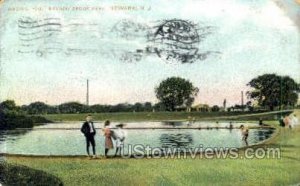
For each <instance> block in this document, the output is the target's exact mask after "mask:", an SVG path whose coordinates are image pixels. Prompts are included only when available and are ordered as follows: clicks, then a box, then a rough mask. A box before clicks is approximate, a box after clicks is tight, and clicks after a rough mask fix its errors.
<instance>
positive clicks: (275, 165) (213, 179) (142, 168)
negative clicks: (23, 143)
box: [6, 110, 300, 185]
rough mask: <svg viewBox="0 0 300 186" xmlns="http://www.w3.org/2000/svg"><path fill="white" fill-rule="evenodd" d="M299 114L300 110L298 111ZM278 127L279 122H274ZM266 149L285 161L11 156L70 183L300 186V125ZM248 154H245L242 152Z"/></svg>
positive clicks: (282, 131) (266, 159)
mask: <svg viewBox="0 0 300 186" xmlns="http://www.w3.org/2000/svg"><path fill="white" fill-rule="evenodd" d="M296 112H297V116H298V117H299V115H300V110H297V111H296ZM270 124H273V125H275V126H278V123H277V122H270ZM278 130H280V131H279V133H278V135H277V136H276V137H274V138H273V139H272V140H270V141H269V142H268V143H267V144H264V145H261V146H258V147H256V148H260V147H279V148H280V149H281V158H280V159H272V158H270V159H268V158H263V159H240V158H239V159H229V158H227V159H217V158H213V159H206V158H196V159H192V158H190V157H189V158H187V159H97V160H88V159H86V158H33V157H7V158H6V159H7V161H8V162H9V163H15V164H21V165H25V166H28V167H31V168H34V169H38V170H43V171H45V172H48V173H50V174H53V175H54V176H57V177H58V178H60V179H61V180H62V181H63V182H64V184H65V185H293V184H297V183H298V184H299V183H300V174H299V172H300V155H299V154H300V127H298V128H296V129H293V130H290V129H284V128H278ZM240 154H243V150H241V151H240Z"/></svg>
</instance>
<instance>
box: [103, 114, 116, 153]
mask: <svg viewBox="0 0 300 186" xmlns="http://www.w3.org/2000/svg"><path fill="white" fill-rule="evenodd" d="M109 125H110V121H109V120H106V121H105V123H104V129H103V132H104V136H105V157H107V153H108V151H109V149H113V148H114V146H113V142H112V139H111V135H112V131H111V130H110V128H109Z"/></svg>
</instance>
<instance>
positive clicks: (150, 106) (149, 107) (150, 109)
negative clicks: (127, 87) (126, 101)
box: [144, 102, 153, 112]
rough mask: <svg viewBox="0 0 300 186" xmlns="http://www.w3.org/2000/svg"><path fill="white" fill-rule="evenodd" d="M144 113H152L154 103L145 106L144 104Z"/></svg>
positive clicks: (147, 103)
mask: <svg viewBox="0 0 300 186" xmlns="http://www.w3.org/2000/svg"><path fill="white" fill-rule="evenodd" d="M144 109H145V110H144V111H148V112H149V111H152V109H153V108H152V103H151V102H146V103H145V104H144Z"/></svg>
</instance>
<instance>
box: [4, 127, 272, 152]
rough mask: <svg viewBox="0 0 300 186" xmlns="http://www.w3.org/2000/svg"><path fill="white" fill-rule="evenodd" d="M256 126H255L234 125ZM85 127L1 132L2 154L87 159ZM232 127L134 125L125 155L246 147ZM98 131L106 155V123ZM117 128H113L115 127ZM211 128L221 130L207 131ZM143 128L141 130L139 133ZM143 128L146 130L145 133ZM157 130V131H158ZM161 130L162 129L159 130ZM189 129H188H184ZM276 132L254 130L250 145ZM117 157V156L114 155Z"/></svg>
mask: <svg viewBox="0 0 300 186" xmlns="http://www.w3.org/2000/svg"><path fill="white" fill-rule="evenodd" d="M241 124H243V125H247V126H255V125H257V124H254V123H234V126H236V127H237V126H240V125H241ZM81 125H82V123H80V122H76V123H54V124H47V125H43V126H38V127H34V128H33V129H29V130H11V131H1V133H0V152H1V153H11V154H34V155H85V154H86V151H85V138H84V136H83V134H82V133H81V132H80V127H81ZM228 125H229V123H226V122H223V123H222V122H220V123H219V124H216V123H213V122H211V123H209V122H195V123H193V124H192V126H190V127H202V129H201V130H199V129H188V127H187V124H186V123H184V122H138V123H136V122H132V123H126V127H125V129H124V130H125V131H126V140H125V146H124V151H125V154H126V152H128V148H130V147H129V145H132V146H133V145H143V146H149V147H152V148H161V149H162V148H178V149H179V148H180V150H181V151H185V150H187V149H193V148H196V147H199V146H200V147H201V148H203V149H205V148H207V147H211V148H221V147H223V148H224V147H229V148H231V147H234V148H239V147H243V146H246V144H245V142H243V141H242V140H241V139H242V135H241V131H240V130H239V129H232V130H229V129H224V128H223V129H220V128H222V127H227V126H228ZM95 126H96V128H97V135H96V138H95V139H96V151H97V154H98V155H99V154H101V155H103V154H104V137H103V134H102V132H101V129H100V128H101V127H103V123H95ZM113 126H114V125H112V127H113ZM207 126H210V127H216V126H218V127H219V129H216V128H213V129H206V127H207ZM137 128H139V129H137ZM141 128H142V129H141ZM155 128H156V129H155ZM157 128H159V129H157ZM182 128H185V129H182ZM112 130H113V129H112ZM273 132H274V129H269V128H257V129H250V131H249V138H248V145H253V144H256V143H258V142H261V141H263V140H266V139H267V138H269V137H270V136H271V135H272V134H273ZM110 153H111V154H113V152H112V151H111V152H110Z"/></svg>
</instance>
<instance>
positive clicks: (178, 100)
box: [155, 77, 199, 111]
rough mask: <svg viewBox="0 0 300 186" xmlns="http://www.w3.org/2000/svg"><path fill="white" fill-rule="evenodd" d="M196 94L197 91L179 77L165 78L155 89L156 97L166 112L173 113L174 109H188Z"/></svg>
mask: <svg viewBox="0 0 300 186" xmlns="http://www.w3.org/2000/svg"><path fill="white" fill-rule="evenodd" d="M198 92H199V89H198V88H197V87H194V86H193V84H192V83H191V82H190V81H188V80H185V79H183V78H180V77H171V78H167V79H166V80H164V81H162V82H161V83H160V84H159V86H158V87H157V88H155V93H156V97H157V98H158V99H159V100H160V102H161V103H162V104H163V105H164V106H165V108H166V110H168V111H174V110H175V109H176V107H183V106H185V107H190V106H191V105H192V103H193V102H194V100H195V96H197V94H198Z"/></svg>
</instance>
